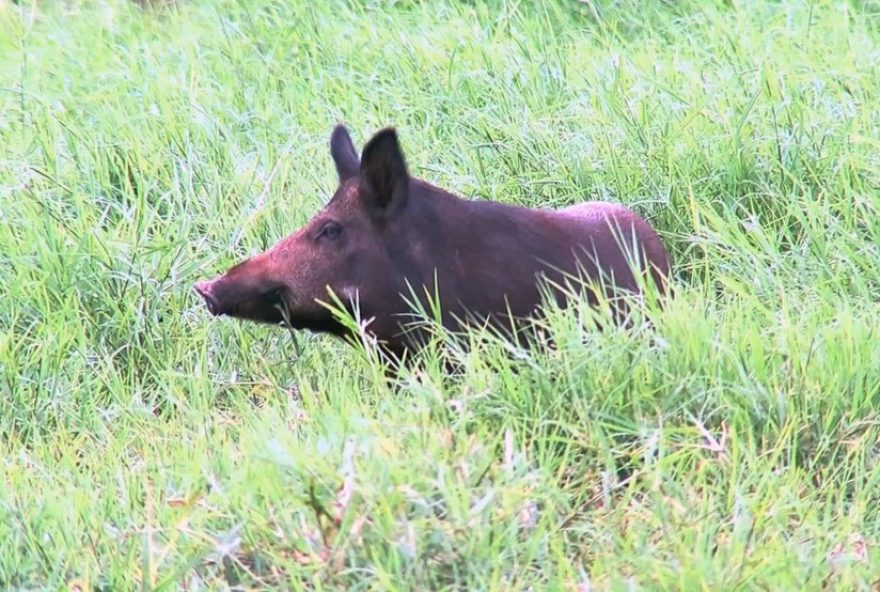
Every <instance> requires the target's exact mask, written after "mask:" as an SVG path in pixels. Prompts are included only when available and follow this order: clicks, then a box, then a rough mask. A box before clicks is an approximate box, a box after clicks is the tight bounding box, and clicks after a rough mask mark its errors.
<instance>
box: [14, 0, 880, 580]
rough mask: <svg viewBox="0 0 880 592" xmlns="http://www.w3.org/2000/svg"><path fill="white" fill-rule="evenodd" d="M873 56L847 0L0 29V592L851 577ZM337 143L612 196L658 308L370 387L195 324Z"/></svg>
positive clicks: (859, 559)
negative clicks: (642, 317)
mask: <svg viewBox="0 0 880 592" xmlns="http://www.w3.org/2000/svg"><path fill="white" fill-rule="evenodd" d="M878 56H880V5H878V4H877V3H876V2H872V1H869V0H863V1H858V0H850V1H833V2H832V1H825V0H816V1H813V2H808V1H806V0H804V1H800V0H791V1H781V2H758V1H753V0H741V1H740V0H737V1H724V2H722V1H718V2H703V1H698V0H682V1H679V2H660V1H656V2H654V1H652V2H638V1H636V0H617V1H610V0H609V1H605V2H578V1H575V0H570V1H569V0H565V1H563V0H559V1H558V2H551V1H549V0H543V1H534V2H527V1H522V2H515V1H513V0H510V1H501V0H498V1H494V2H488V3H480V2H453V1H452V0H434V1H431V2H419V1H416V0H400V1H397V2H394V1H391V0H385V1H382V0H371V1H369V2H363V3H359V2H355V1H354V0H350V1H348V2H345V1H342V0H325V1H323V2H306V1H305V0H289V1H288V2H281V0H270V1H269V2H256V1H253V0H237V1H233V0H221V1H219V2H209V1H207V0H195V1H192V2H190V1H181V2H180V3H179V4H178V5H177V7H176V8H172V9H153V10H141V9H140V8H139V7H138V5H136V4H133V3H127V2H124V1H123V0H113V1H111V2H106V3H104V2H101V3H98V2H94V3H92V2H87V3H74V2H71V3H61V2H42V3H40V4H39V5H38V6H34V5H33V4H31V3H29V2H22V3H21V4H20V5H15V4H11V3H9V2H2V1H0V450H2V453H0V588H3V589H64V588H66V587H75V586H77V585H78V586H80V589H93V588H94V589H102V590H124V589H145V590H146V589H160V588H161V589H182V588H184V587H188V588H187V589H193V590H195V589H229V588H234V587H236V586H242V587H251V588H262V587H277V588H279V589H373V590H390V589H420V590H426V589H432V590H435V589H458V590H477V589H479V590H509V589H510V590H528V589H533V590H541V589H547V590H572V591H574V590H587V589H598V590H623V589H631V588H632V587H635V588H637V589H665V590H669V589H682V590H696V589H707V590H709V589H711V590H743V589H768V590H769V589H772V590H779V589H790V590H819V589H847V590H852V589H868V588H869V587H870V586H871V585H872V583H873V586H875V587H876V586H877V583H876V582H878V581H880V556H878V553H880V551H878V550H877V549H876V548H875V547H874V545H875V544H877V543H878V542H880V520H878V510H877V508H878V504H880V499H878V498H880V466H878V454H880V444H878V437H880V417H878V408H880V309H878V301H880V253H878V245H880V216H878V209H880V157H878V154H880V119H878V110H877V106H878V104H880V61H878ZM338 120H344V121H345V122H346V123H347V124H348V125H349V128H350V130H351V131H352V133H353V136H354V138H355V140H356V142H357V144H358V145H359V146H362V145H363V142H364V141H365V139H366V138H367V137H368V135H369V134H371V133H372V132H373V131H375V130H377V129H379V128H380V127H383V126H385V125H395V126H397V127H398V128H399V130H400V134H401V139H402V142H403V145H404V149H405V150H406V153H407V156H408V159H409V162H410V165H411V167H412V169H413V171H414V173H415V174H417V175H419V176H422V177H424V178H427V179H428V180H430V181H432V182H435V183H437V184H440V185H441V186H444V187H446V188H448V189H451V190H454V191H456V192H459V193H461V194H463V195H466V196H470V197H474V198H491V199H498V200H503V201H507V202H517V203H522V204H529V205H536V206H537V205H563V204H570V203H574V202H576V201H579V200H584V199H597V198H598V199H608V200H614V201H621V202H624V203H627V204H630V205H631V206H632V207H633V208H635V209H636V210H637V211H639V212H640V213H642V214H643V215H644V216H646V217H647V218H648V219H649V220H651V222H652V223H653V224H655V225H656V227H657V228H658V230H659V231H660V232H661V234H662V237H663V240H664V241H665V243H666V244H667V245H668V247H669V250H670V252H671V253H672V256H673V258H674V262H675V275H676V283H677V288H678V291H677V297H676V298H675V300H674V301H673V302H672V303H671V304H670V305H669V307H668V308H667V309H666V310H664V312H663V313H662V314H660V315H658V316H656V317H655V318H654V323H653V328H648V327H647V326H645V327H641V328H637V329H636V330H634V331H632V332H629V333H626V332H622V331H607V332H603V333H597V332H594V331H590V330H588V329H587V328H586V327H587V323H586V322H584V318H583V317H584V315H583V314H581V315H578V314H570V313H567V314H562V313H559V312H558V311H555V312H552V314H551V315H550V319H549V321H548V323H549V327H548V330H549V331H550V332H551V333H552V334H553V336H554V337H555V339H556V341H557V344H558V348H557V349H556V350H548V349H545V348H537V349H535V350H532V351H514V352H513V353H514V354H515V355H513V356H511V355H509V353H510V352H509V348H507V347H506V346H505V344H503V343H499V342H493V341H488V342H481V343H480V344H479V345H475V347H474V348H473V349H461V348H458V347H455V344H454V343H452V344H449V345H448V347H446V348H445V349H444V348H441V349H439V350H438V353H437V355H435V356H433V357H429V358H430V359H429V360H428V363H427V364H426V366H425V367H424V368H422V369H420V370H414V371H412V372H409V373H405V374H404V375H403V376H402V378H401V380H400V384H399V385H396V387H391V386H389V385H387V384H385V383H384V382H383V381H382V380H380V379H379V376H380V375H381V374H380V371H379V369H377V368H376V367H375V365H374V364H372V363H371V362H370V360H369V358H368V357H366V356H365V355H364V352H361V351H358V350H356V349H354V348H350V347H346V346H345V345H343V344H340V343H337V342H335V341H333V340H331V339H330V338H320V337H314V336H312V337H308V336H306V335H301V336H300V337H299V345H300V347H301V350H302V351H301V355H299V356H297V354H296V353H295V348H294V344H293V342H292V341H291V337H290V335H289V334H288V333H286V332H285V331H283V330H279V329H272V328H266V327H256V326H252V325H248V324H244V323H238V322H235V321H231V320H229V319H225V320H224V319H212V318H209V315H208V314H207V313H206V311H205V310H204V307H203V306H202V305H201V304H200V303H199V302H198V301H197V299H196V297H195V296H194V294H193V293H192V291H191V286H192V283H193V282H194V281H195V280H197V279H203V278H206V277H210V276H211V275H213V274H215V273H217V272H219V271H222V270H223V269H225V268H226V267H227V266H229V265H231V264H232V263H234V262H236V261H237V260H239V259H240V258H241V257H243V256H245V255H246V254H248V253H253V252H256V251H258V250H262V249H264V248H265V247H267V246H269V245H270V244H272V243H273V242H275V241H276V240H277V239H279V238H281V237H282V236H284V235H286V234H287V233H289V232H291V231H293V230H294V229H295V228H297V227H298V226H299V225H301V224H302V223H303V222H305V221H306V220H307V219H308V218H309V217H310V216H311V215H312V214H313V213H314V212H315V211H316V210H317V209H318V208H319V207H320V205H321V204H322V203H323V201H324V200H326V199H327V197H328V196H329V195H330V194H331V192H332V191H333V189H334V188H335V173H334V170H333V166H332V161H331V160H330V157H329V154H328V147H327V141H328V137H329V132H330V129H331V126H332V125H333V124H334V123H335V122H336V121H338ZM580 312H581V313H586V312H587V311H586V310H583V309H582V310H581V311H580ZM440 355H449V356H454V357H456V358H457V359H458V360H459V361H460V362H462V368H463V371H462V376H460V377H457V378H448V377H444V376H443V375H442V372H441V371H440V370H439V368H440V365H439V363H438V360H437V358H438V357H439V356H440ZM325 514H326V515H325ZM327 516H329V519H328V518H327ZM198 586H201V587H198Z"/></svg>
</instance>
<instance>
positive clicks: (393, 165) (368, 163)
mask: <svg viewBox="0 0 880 592" xmlns="http://www.w3.org/2000/svg"><path fill="white" fill-rule="evenodd" d="M361 183H362V185H363V188H364V189H365V190H366V195H365V197H366V198H367V199H369V200H371V201H372V202H373V203H374V204H375V205H376V206H377V207H379V208H380V209H382V210H385V211H389V210H390V209H391V208H393V209H394V210H396V209H398V208H400V207H402V206H403V205H404V204H405V203H406V199H407V194H408V193H409V173H408V172H407V170H406V161H405V160H404V158H403V152H402V151H401V149H400V144H398V142H397V133H396V132H395V131H394V128H386V129H383V130H381V131H379V132H377V133H376V135H374V136H373V137H372V138H371V139H370V141H369V142H367V145H366V146H364V153H363V155H362V156H361Z"/></svg>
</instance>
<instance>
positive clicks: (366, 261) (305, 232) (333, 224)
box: [195, 125, 413, 336]
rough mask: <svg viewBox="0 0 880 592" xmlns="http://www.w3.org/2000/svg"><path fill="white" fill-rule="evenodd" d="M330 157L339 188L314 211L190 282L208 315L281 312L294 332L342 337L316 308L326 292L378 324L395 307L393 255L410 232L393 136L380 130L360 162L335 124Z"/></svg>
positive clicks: (403, 169) (265, 317)
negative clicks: (263, 245)
mask: <svg viewBox="0 0 880 592" xmlns="http://www.w3.org/2000/svg"><path fill="white" fill-rule="evenodd" d="M330 151H331V155H332V157H333V160H334V162H335V164H336V171H337V173H338V176H339V187H338V189H337V190H336V192H335V194H334V195H333V197H332V198H331V199H330V201H329V202H328V203H327V205H326V206H325V207H324V208H323V209H322V210H321V211H319V212H318V213H317V214H316V215H315V216H314V217H313V218H312V219H311V220H309V221H308V222H307V223H306V224H305V226H303V227H302V228H300V229H299V230H297V231H296V232H294V233H293V234H291V235H290V236H287V237H286V238H284V239H282V240H280V241H279V242H278V243H277V244H275V245H274V246H272V247H271V248H270V249H269V250H267V251H265V252H263V253H260V254H258V255H255V256H253V257H251V258H249V259H246V260H244V261H242V262H240V263H238V264H237V265H235V266H234V267H232V268H231V269H229V270H228V271H227V272H226V273H224V274H222V275H220V276H219V277H217V278H215V279H212V280H209V281H203V282H198V283H196V285H195V291H196V292H197V293H198V294H199V295H200V296H201V297H202V299H204V301H205V304H206V305H207V307H208V310H209V311H210V312H211V313H212V314H214V315H228V316H231V317H236V318H239V319H246V320H250V321H256V322H261V323H273V324H277V323H281V322H283V321H284V318H283V315H282V310H281V309H282V306H286V309H287V312H288V314H289V321H290V325H291V326H292V327H293V328H294V329H309V330H312V331H316V332H324V333H331V334H336V335H338V336H342V335H344V334H346V331H345V330H344V328H343V327H342V325H340V324H339V323H338V322H337V321H336V320H335V318H334V316H333V315H332V314H331V312H330V311H329V310H328V309H327V307H326V306H325V305H324V304H322V303H326V302H330V297H329V291H332V292H334V293H335V295H336V296H338V297H339V299H340V300H341V301H342V302H343V303H344V304H345V305H346V306H349V307H351V303H352V302H353V301H355V300H357V301H358V302H359V306H360V310H361V313H362V315H363V316H364V318H369V316H370V315H373V316H376V317H377V321H378V323H379V324H380V325H381V324H382V323H383V322H384V323H386V324H387V323H388V321H387V319H388V318H389V313H390V312H392V311H391V308H392V307H394V306H398V308H399V305H398V304H397V303H398V302H399V299H400V296H399V294H400V292H401V291H402V289H404V288H405V283H404V282H403V279H402V278H403V277H404V276H406V275H407V273H406V272H407V270H406V269H402V268H401V265H403V266H404V267H405V266H406V263H405V261H403V262H402V261H401V257H400V256H399V254H398V252H399V251H400V245H404V244H406V240H407V235H411V234H412V232H413V229H412V228H411V227H409V226H407V225H406V224H405V222H404V221H403V220H401V218H403V216H402V215H401V213H402V212H403V211H404V209H405V208H406V206H407V202H408V198H409V195H410V192H411V183H410V176H409V174H408V172H407V166H406V162H405V161H404V157H403V153H402V151H401V149H400V145H399V143H398V140H397V135H396V133H395V131H394V130H393V129H391V128H388V129H384V130H381V131H379V132H378V133H376V135H374V136H373V138H372V139H371V140H370V141H369V142H368V143H367V144H366V146H365V147H364V150H363V153H362V155H361V158H360V159H359V158H358V155H357V153H356V152H355V148H354V145H353V144H352V141H351V137H350V136H349V134H348V132H347V130H346V129H345V127H343V126H342V125H337V126H336V127H335V128H334V130H333V133H332V135H331V138H330ZM404 259H405V258H404ZM349 310H352V309H351V308H349ZM371 329H372V330H373V331H374V332H375V333H377V334H382V333H384V334H386V335H389V334H390V333H393V329H392V328H391V327H381V326H379V327H376V326H375V325H372V326H371Z"/></svg>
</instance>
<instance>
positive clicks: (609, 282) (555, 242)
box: [195, 124, 670, 360]
mask: <svg viewBox="0 0 880 592" xmlns="http://www.w3.org/2000/svg"><path fill="white" fill-rule="evenodd" d="M330 153H331V156H332V158H333V161H334V162H335V165H336V171H337V173H338V176H339V187H338V188H337V190H336V192H335V194H334V195H333V197H332V198H331V199H330V201H329V202H328V203H327V205H326V206H324V208H323V209H322V210H321V211H319V212H318V213H317V214H316V215H315V216H314V217H313V218H312V219H311V220H310V221H309V222H308V223H307V224H305V226H303V227H302V228H301V229H299V230H297V231H296V232H294V233H293V234H291V235H289V236H288V237H286V238H284V239H282V240H280V241H279V242H278V243H277V244H275V245H274V246H273V247H271V248H270V249H269V250H267V251H265V252H263V253H260V254H258V255H255V256H253V257H251V258H249V259H247V260H245V261H242V262H240V263H238V264H237V265H235V266H234V267H232V268H231V269H229V270H228V271H227V272H226V273H224V274H222V275H220V276H219V277H216V278H215V279H212V280H209V281H203V282H198V283H196V284H195V291H196V292H197V293H198V294H199V295H200V296H201V297H202V298H203V299H204V302H205V304H206V305H207V308H208V310H209V311H210V312H211V313H212V314H214V315H228V316H231V317H236V318H239V319H246V320H249V321H256V322H260V323H271V324H281V323H283V322H284V317H283V315H282V308H284V306H282V305H285V306H286V310H287V316H288V320H289V323H290V326H291V327H292V328H294V329H307V330H310V331H313V332H319V333H329V334H333V335H336V336H338V337H352V335H351V333H350V332H349V330H347V329H346V326H345V325H343V324H342V323H340V322H339V321H337V320H336V318H335V317H334V315H333V314H332V313H331V312H330V311H329V310H328V309H327V307H326V306H325V304H323V303H326V302H329V301H330V297H329V291H330V290H332V291H333V293H335V295H336V296H337V297H338V298H339V300H340V301H341V302H343V303H344V304H345V305H346V306H348V307H350V308H349V311H353V310H354V309H353V307H354V304H355V303H356V304H357V306H358V307H359V311H360V317H361V318H362V319H369V320H370V322H369V324H368V326H367V330H368V331H369V332H370V334H371V335H372V336H373V337H374V338H375V340H376V341H377V342H378V343H379V345H380V350H381V351H382V352H383V353H385V354H386V355H389V356H390V357H391V358H392V359H398V360H399V359H400V358H401V356H402V355H403V354H404V353H405V352H407V351H409V350H418V349H419V348H420V347H421V344H422V340H421V338H420V335H421V333H420V332H419V331H418V330H412V327H411V322H412V312H413V309H412V306H411V304H412V297H413V296H417V297H419V298H420V301H421V303H422V305H423V306H425V305H426V304H427V303H426V295H430V297H439V305H440V309H441V311H442V317H441V318H442V324H443V326H444V327H446V328H447V329H450V330H453V331H455V330H459V329H461V328H463V326H464V325H466V324H467V323H466V322H467V321H468V320H470V321H474V320H477V321H488V322H489V323H490V324H492V325H494V326H496V327H499V328H502V329H503V328H505V327H506V328H509V327H511V321H514V322H516V321H517V320H518V319H524V318H526V319H527V318H529V317H533V316H534V315H535V313H537V312H538V311H539V309H540V305H541V304H542V293H543V294H544V295H546V294H548V293H551V294H552V295H553V297H554V299H555V300H556V301H557V302H558V303H559V304H560V305H563V306H564V305H565V304H566V302H567V300H568V294H571V293H572V292H569V291H568V290H563V289H562V288H561V287H562V286H564V285H566V280H567V279H568V280H571V279H572V278H581V279H582V280H587V281H586V282H580V283H579V282H577V281H575V282H574V283H572V282H570V281H569V282H568V284H567V285H568V286H569V287H573V288H575V289H576V290H580V289H583V287H585V286H586V287H587V289H588V290H589V292H588V294H587V296H588V301H589V302H591V303H593V304H595V303H596V297H595V296H596V293H597V291H598V290H603V291H604V292H605V293H606V294H607V295H608V296H609V297H612V298H613V296H614V290H623V291H624V292H628V293H631V294H640V293H641V291H642V287H643V286H644V285H645V284H644V283H643V282H640V281H638V280H637V277H636V276H637V275H640V276H641V278H643V279H645V280H647V279H648V278H651V279H652V280H653V281H654V282H655V286H656V287H657V288H658V289H659V294H660V295H661V296H662V295H665V294H666V289H667V287H668V283H667V282H668V279H667V278H668V275H669V267H670V265H669V257H668V255H667V252H666V250H665V248H664V247H663V244H662V243H661V241H660V238H659V237H658V236H657V233H656V232H655V231H654V230H653V229H652V228H651V226H650V225H649V224H648V223H647V222H646V221H645V220H644V219H642V218H641V217H639V216H638V215H637V214H635V213H634V212H633V211H631V210H630V209H628V208H626V207H624V206H622V205H618V204H613V203H606V202H587V203H581V204H577V205H573V206H570V207H566V208H562V209H558V210H550V209H530V208H526V207H521V206H516V205H509V204H504V203H499V202H493V201H486V200H468V199H463V198H460V197H458V196H455V195H453V194H451V193H449V192H447V191H444V190H443V189H441V188H439V187H436V186H434V185H432V184H430V183H428V182H426V181H423V180H421V179H418V178H416V177H413V176H411V175H410V174H409V172H408V170H407V164H406V160H405V158H404V155H403V152H402V150H401V147H400V144H399V142H398V137H397V133H396V131H395V130H394V129H393V128H385V129H383V130H381V131H379V132H377V133H376V134H375V135H374V136H373V137H372V138H371V139H370V140H369V142H367V144H366V145H365V147H364V149H363V152H362V154H361V157H360V158H358V155H357V152H356V151H355V147H354V144H353V143H352V140H351V137H350V136H349V134H348V131H347V130H346V128H345V127H344V126H343V125H341V124H340V125H337V126H336V127H335V128H334V129H333V132H332V134H331V137H330ZM634 247H636V248H634ZM634 272H636V273H634ZM602 285H604V287H602ZM591 286H592V287H591ZM547 288H549V292H548V291H547ZM426 308H427V306H426Z"/></svg>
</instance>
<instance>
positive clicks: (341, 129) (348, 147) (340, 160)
mask: <svg viewBox="0 0 880 592" xmlns="http://www.w3.org/2000/svg"><path fill="white" fill-rule="evenodd" d="M330 156H332V157H333V162H335V163H336V172H337V173H338V174H339V182H340V183H342V182H344V181H346V180H348V179H350V178H351V177H354V176H355V175H356V174H357V173H358V167H359V166H360V161H358V155H357V152H355V149H354V144H353V143H352V141H351V136H349V135H348V130H347V129H345V126H344V125H342V124H341V123H340V124H339V125H337V126H336V127H334V128H333V133H332V134H331V135H330Z"/></svg>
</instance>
